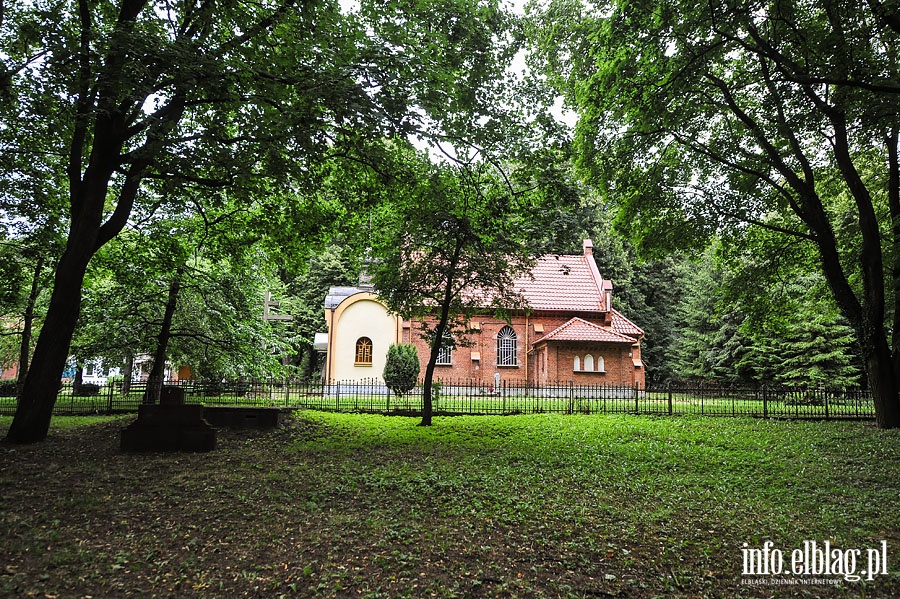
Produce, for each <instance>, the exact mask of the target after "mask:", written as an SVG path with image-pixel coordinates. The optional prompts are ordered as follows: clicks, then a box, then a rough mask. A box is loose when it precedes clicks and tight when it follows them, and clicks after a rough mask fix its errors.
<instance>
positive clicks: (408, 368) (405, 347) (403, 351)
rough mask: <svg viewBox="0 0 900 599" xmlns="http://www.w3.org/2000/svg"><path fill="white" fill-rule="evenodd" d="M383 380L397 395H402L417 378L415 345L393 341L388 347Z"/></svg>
mask: <svg viewBox="0 0 900 599" xmlns="http://www.w3.org/2000/svg"><path fill="white" fill-rule="evenodd" d="M382 375H383V376H384V382H385V384H387V386H388V388H389V389H390V390H391V391H393V392H394V394H395V395H396V396H397V397H403V396H404V395H405V394H406V393H409V391H410V390H411V389H412V388H413V387H415V386H416V382H417V381H418V380H419V352H418V351H417V350H416V346H415V345H411V344H408V343H400V344H397V343H394V344H391V346H390V347H389V348H388V353H387V362H386V363H385V365H384V372H383V373H382Z"/></svg>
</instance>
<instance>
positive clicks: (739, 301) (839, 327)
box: [668, 246, 861, 388]
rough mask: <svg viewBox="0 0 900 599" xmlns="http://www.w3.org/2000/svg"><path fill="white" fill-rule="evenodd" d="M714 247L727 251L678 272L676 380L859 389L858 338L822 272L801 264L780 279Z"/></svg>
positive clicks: (747, 258)
mask: <svg viewBox="0 0 900 599" xmlns="http://www.w3.org/2000/svg"><path fill="white" fill-rule="evenodd" d="M716 249H718V250H721V249H722V246H716V248H711V249H710V250H708V251H707V252H706V253H705V254H704V255H703V257H702V259H701V260H700V261H698V262H697V263H691V262H685V263H684V264H683V265H682V266H681V267H680V272H681V278H680V281H681V285H682V289H683V293H682V294H681V297H680V299H679V301H678V303H677V304H676V307H675V317H676V318H675V319H676V321H677V323H678V324H677V326H676V331H677V332H676V335H675V338H674V341H673V343H672V345H671V347H670V350H669V354H668V358H669V360H670V363H671V365H672V368H673V370H674V372H675V373H676V376H677V377H678V378H681V379H700V380H717V381H723V382H741V383H769V384H778V385H784V386H788V387H794V388H821V387H840V388H847V387H856V386H859V384H860V372H861V369H860V367H859V364H860V359H859V358H858V353H857V352H858V346H857V344H856V338H855V336H854V334H853V332H852V330H851V329H850V328H849V327H848V326H847V324H846V321H845V320H844V319H843V318H841V317H840V315H839V314H838V311H837V307H836V306H835V305H834V302H833V300H832V299H831V298H830V296H829V295H828V293H827V291H826V289H825V284H824V281H823V280H822V276H821V275H820V274H818V273H816V272H809V270H808V269H807V268H804V265H803V263H802V262H801V261H795V262H792V266H791V268H790V269H787V268H782V269H780V272H779V273H778V276H776V272H774V271H769V272H765V269H764V268H763V267H762V264H761V262H760V256H759V255H742V259H736V258H735V256H733V255H731V256H729V255H727V254H722V253H717V252H716ZM788 270H791V271H793V272H792V273H790V272H788ZM804 271H806V272H805V273H804ZM784 276H790V277H791V278H789V279H787V280H783V279H781V277H784ZM780 279H781V280H780ZM779 280H780V282H779ZM751 286H752V287H751ZM761 295H762V296H764V297H765V301H760V296H761Z"/></svg>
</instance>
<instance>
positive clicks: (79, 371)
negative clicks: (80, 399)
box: [72, 364, 84, 395]
mask: <svg viewBox="0 0 900 599" xmlns="http://www.w3.org/2000/svg"><path fill="white" fill-rule="evenodd" d="M82 385H84V364H76V365H75V378H74V379H72V395H81V386H82Z"/></svg>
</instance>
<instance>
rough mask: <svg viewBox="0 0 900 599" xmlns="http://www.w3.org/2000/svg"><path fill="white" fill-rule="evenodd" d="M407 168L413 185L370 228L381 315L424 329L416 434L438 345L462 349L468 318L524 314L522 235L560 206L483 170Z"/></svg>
mask: <svg viewBox="0 0 900 599" xmlns="http://www.w3.org/2000/svg"><path fill="white" fill-rule="evenodd" d="M409 164H410V165H415V175H416V176H415V177H410V178H408V179H406V180H399V181H398V182H397V184H396V188H395V189H396V190H395V191H393V193H392V198H393V199H392V200H391V201H390V202H388V203H387V204H386V205H385V206H384V207H383V210H382V212H381V213H380V214H379V215H378V218H376V221H375V224H374V226H375V228H376V232H375V234H374V235H373V240H375V244H374V246H373V257H374V260H373V262H372V264H371V266H370V269H371V272H372V274H373V283H374V284H375V288H376V289H377V290H378V293H379V295H380V296H381V297H382V298H384V300H385V301H386V303H387V305H388V307H389V308H390V309H391V310H393V311H395V312H397V313H398V314H401V315H403V316H404V317H405V318H413V317H414V318H417V319H419V320H420V321H421V322H423V326H424V327H425V328H424V329H423V330H422V331H420V332H419V334H420V335H422V336H423V338H425V339H427V340H428V342H429V345H430V348H431V351H430V354H429V356H428V362H427V364H426V368H425V375H424V381H423V387H424V388H423V414H422V422H421V424H422V425H423V426H429V425H431V419H432V383H433V379H434V368H435V364H436V363H437V359H438V356H439V353H440V349H441V345H442V344H447V343H465V340H466V333H467V332H468V318H469V316H471V315H472V314H474V313H475V312H478V311H484V310H485V309H493V310H495V311H497V312H498V313H500V314H502V313H504V312H506V311H509V310H513V309H525V308H526V306H525V305H524V303H523V299H522V297H521V295H520V294H519V293H518V291H517V290H516V289H515V287H514V283H515V281H516V279H517V278H518V277H520V276H522V275H524V274H525V273H526V272H528V270H529V268H530V267H531V265H532V264H533V263H534V259H535V256H536V252H535V249H536V248H535V244H533V243H532V241H531V240H532V237H531V236H530V235H529V232H530V231H531V230H533V229H534V228H535V226H536V224H537V223H538V222H539V221H540V220H541V219H542V217H543V215H544V207H545V206H546V207H547V209H548V210H549V209H551V208H553V207H554V206H555V204H554V203H553V202H554V201H556V202H558V201H559V198H558V197H553V196H546V195H543V194H541V193H538V192H537V190H539V189H540V187H539V185H537V184H535V185H531V186H527V185H526V186H523V187H516V186H514V184H513V183H512V182H511V179H512V180H516V177H512V178H511V179H508V178H506V177H505V175H504V174H503V171H498V170H497V167H495V166H494V165H492V164H489V163H487V162H484V161H482V160H477V161H473V162H471V163H455V164H448V163H438V164H433V163H431V162H430V161H429V160H428V159H427V158H426V157H424V156H417V157H414V158H412V159H410V161H409ZM545 200H546V202H545ZM538 243H540V241H538ZM429 322H430V323H432V324H428V323H429Z"/></svg>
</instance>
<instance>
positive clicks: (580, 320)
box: [534, 316, 634, 343]
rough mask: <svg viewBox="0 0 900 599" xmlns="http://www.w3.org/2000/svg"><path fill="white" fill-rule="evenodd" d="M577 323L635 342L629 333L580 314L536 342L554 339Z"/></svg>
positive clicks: (628, 341) (623, 341) (617, 338)
mask: <svg viewBox="0 0 900 599" xmlns="http://www.w3.org/2000/svg"><path fill="white" fill-rule="evenodd" d="M577 324H586V325H588V326H589V327H590V328H592V329H596V330H597V331H599V332H600V333H602V334H603V335H608V336H610V337H612V338H614V339H616V340H617V341H619V342H622V343H634V339H632V338H631V337H629V336H627V335H623V334H622V333H619V332H616V331H614V330H612V329H607V328H605V327H602V326H600V325H598V324H597V323H594V322H591V321H589V320H585V319H583V318H581V317H579V316H573V317H572V318H570V319H569V320H567V321H566V322H564V323H563V324H561V325H559V326H558V327H556V328H555V329H553V330H552V331H550V332H549V333H547V334H546V335H544V336H543V337H541V338H540V339H535V340H534V343H539V342H541V341H547V340H550V339H552V338H553V337H555V336H557V335H559V334H560V333H562V332H563V331H564V330H565V329H568V328H569V327H571V326H573V325H577Z"/></svg>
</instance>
